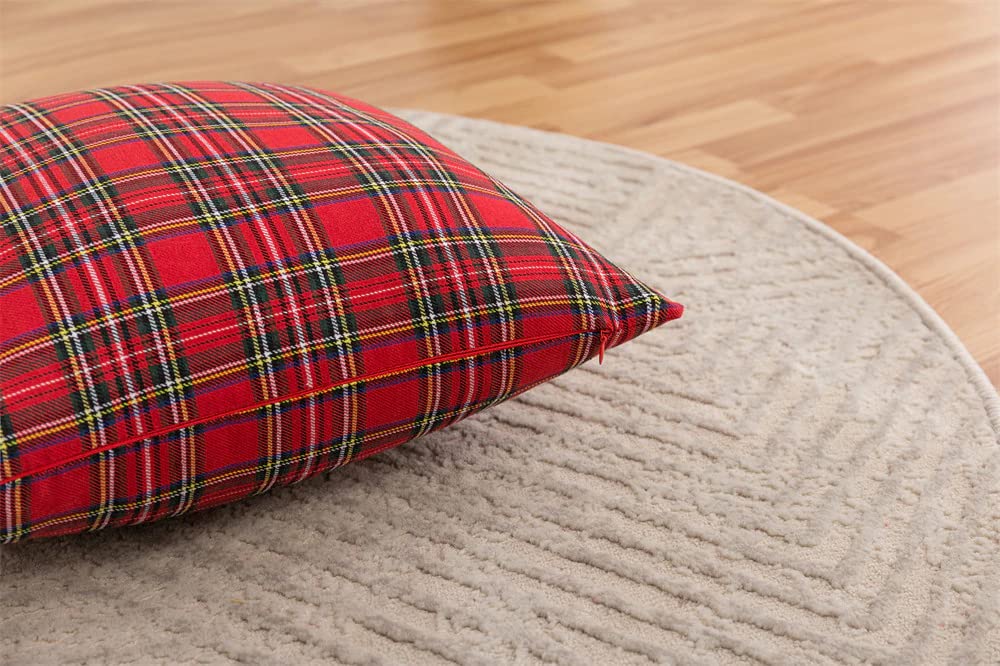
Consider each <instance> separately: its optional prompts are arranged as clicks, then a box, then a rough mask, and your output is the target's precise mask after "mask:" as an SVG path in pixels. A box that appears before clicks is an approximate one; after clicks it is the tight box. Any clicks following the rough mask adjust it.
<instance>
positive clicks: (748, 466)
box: [0, 113, 1000, 664]
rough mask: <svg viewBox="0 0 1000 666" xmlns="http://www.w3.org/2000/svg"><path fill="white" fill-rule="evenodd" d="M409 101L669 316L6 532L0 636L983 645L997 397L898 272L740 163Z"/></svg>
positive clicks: (71, 658)
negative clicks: (293, 469) (127, 523)
mask: <svg viewBox="0 0 1000 666" xmlns="http://www.w3.org/2000/svg"><path fill="white" fill-rule="evenodd" d="M406 115H407V116H408V117H410V118H411V119H413V120H414V121H415V122H417V123H418V124H420V125H422V126H425V127H426V128H427V129H429V130H430V131H431V133H432V134H435V135H437V136H438V137H439V138H441V139H442V140H443V141H444V142H445V143H447V144H449V145H451V146H452V147H454V148H456V149H457V150H458V152H460V153H462V154H463V155H465V156H466V157H468V158H469V159H471V160H472V161H473V162H476V163H479V164H481V165H483V166H484V167H485V168H486V170H487V171H490V172H492V173H494V174H495V175H497V176H499V177H500V178H501V179H502V180H504V181H506V182H507V183H508V184H510V185H511V186H512V187H513V188H514V189H515V190H517V191H519V192H521V193H522V194H525V195H527V196H528V198H530V199H532V200H533V201H535V202H536V203H537V204H539V205H540V206H541V207H542V208H543V209H544V210H546V211H548V212H549V213H550V214H551V215H552V216H554V217H555V218H557V219H558V220H559V221H561V222H563V223H565V224H566V225H567V226H568V227H569V228H571V229H573V230H574V231H578V232H580V234H581V235H582V236H583V237H584V238H586V239H587V240H589V241H590V242H592V243H593V244H594V245H596V246H597V248H598V249H600V250H602V251H604V252H606V253H607V254H608V255H609V256H611V257H612V258H613V259H615V260H616V261H618V262H620V263H621V264H622V265H624V266H626V267H629V268H631V269H632V270H634V271H635V272H636V273H637V274H638V275H640V276H641V277H642V278H644V279H646V280H648V281H649V282H650V283H651V284H653V285H655V286H658V287H661V288H662V289H663V290H664V291H665V292H666V293H669V294H670V295H671V296H673V297H676V298H677V299H678V300H679V301H681V302H683V303H684V304H685V305H686V306H687V314H686V315H685V317H684V319H682V320H680V321H679V322H676V323H674V324H671V325H670V326H666V327H664V328H663V329H660V330H658V331H656V332H654V333H651V334H649V335H647V336H645V337H643V338H641V339H639V340H637V341H635V342H633V343H631V344H629V345H626V346H624V347H621V348H619V349H615V350H613V351H612V352H610V353H609V354H608V358H607V359H606V360H605V363H604V365H602V366H598V365H597V364H596V363H589V364H587V365H586V366H584V367H583V368H580V369H578V370H576V371H574V372H572V373H569V374H567V375H565V376H563V377H561V378H560V379H558V380H556V381H554V382H552V383H551V384H549V385H545V386H542V387H540V388H537V389H535V390H533V391H531V392H530V393H528V394H526V395H524V396H522V397H521V398H519V399H517V400H514V401H512V402H509V403H506V404H503V405H500V406H498V407H496V408H493V409H492V410H489V411H488V412H486V413H484V414H481V415H479V416H476V417H473V418H470V419H468V420H467V421H465V422H463V423H461V424H459V425H457V426H455V427H453V428H451V429H449V430H446V431H444V432H441V433H438V434H435V435H431V436H429V437H426V438H425V439H423V440H420V441H417V442H412V443H410V444H409V445H407V446H404V447H402V448H400V449H396V450H394V451H391V452H388V453H385V454H382V455H379V456H376V457H375V458H373V459H369V460H366V461H364V462H361V463H358V464H355V465H352V466H349V467H347V468H345V469H342V470H338V471H336V472H333V473H331V474H329V475H327V476H324V477H323V478H317V479H313V480H311V481H308V482H305V483H303V484H301V485H299V486H296V487H294V488H287V489H283V490H278V491H276V492H274V493H272V494H271V495H269V496H266V497H260V498H257V499H254V500H252V501H245V502H241V503H239V504H235V505H232V506H229V507H225V508H221V509H217V510H212V511H209V512H205V513H201V514H196V515H192V516H188V517H185V518H183V519H179V520H173V521H167V522H164V523H160V524H157V525H153V526H149V527H142V528H133V529H125V530H119V531H110V532H105V533H99V534H94V535H87V536H83V537H77V538H65V539H59V540H54V541H47V542H46V541H39V542H29V543H25V544H21V545H17V546H9V547H6V548H4V549H2V550H0V662H3V663H9V664H29V663H32V664H33V663H58V664H70V663H81V662H86V663H137V664H148V663H194V662H197V663H213V664H214V663H231V662H246V663H255V664H256V663H274V664H313V663H325V664H337V663H343V664H425V663H426V664H449V663H451V664H454V663H458V664H510V663H537V662H552V663H558V664H619V663H639V664H641V663H648V662H654V663H678V664H688V663H691V664H719V663H721V664H726V663H768V664H785V663H790V664H806V663H808V664H825V663H852V664H853V663H898V664H913V663H953V664H973V663H994V664H995V663H998V662H1000V631H998V625H1000V617H998V614H1000V441H998V432H1000V401H998V397H997V394H996V391H994V389H993V388H992V387H991V386H990V385H989V383H988V382H987V381H986V378H985V376H984V375H983V373H982V372H981V370H980V369H979V368H978V367H977V366H976V365H975V363H974V362H973V361H972V360H971V358H970V357H969V354H968V353H967V352H966V351H965V349H964V348H963V347H962V346H961V345H960V343H959V342H958V341H957V340H956V338H955V336H954V335H953V334H952V333H951V332H950V331H949V330H948V329H947V328H946V326H945V325H944V324H943V323H942V322H941V320H940V319H939V318H938V317H937V315H935V314H934V313H933V312H932V311H931V310H930V309H929V308H928V307H927V306H926V305H925V304H924V303H923V301H921V300H920V299H919V297H917V296H916V294H914V292H913V291H911V290H910V289H909V288H907V287H906V286H905V285H904V284H903V283H902V282H901V281H900V280H899V279H898V278H897V277H895V276H894V275H893V274H891V273H890V272H889V271H888V270H887V269H886V268H884V267H883V266H882V265H881V264H879V263H877V262H876V261H875V260H874V259H872V258H871V257H870V256H868V255H867V254H865V253H864V252H863V251H862V250H859V249H858V248H857V247H855V246H853V245H851V244H849V243H848V242H847V241H845V240H844V239H843V238H841V237H840V236H837V235H836V234H834V233H833V232H831V231H829V230H827V229H826V227H824V226H822V225H820V224H819V223H817V222H814V221H812V220H809V219H806V218H805V217H804V216H803V215H801V214H799V213H796V212H795V211H792V210H790V209H788V208H785V207H783V206H781V205H780V204H777V203H776V202H774V201H771V200H769V199H767V198H766V197H764V196H762V195H760V194H758V193H755V192H753V191H750V190H747V189H745V188H742V187H740V186H737V185H735V184H733V183H729V182H725V181H722V180H720V179H717V178H714V177H712V176H708V175H706V174H704V173H700V172H697V171H693V170H691V169H688V168H685V167H682V166H679V165H676V164H673V163H670V162H667V161H664V160H662V159H658V158H656V157H652V156H649V155H643V154H640V153H636V152H632V151H629V150H626V149H622V148H618V147H614V146H610V145H603V144H598V143H592V142H588V141H584V140H580V139H574V138H569V137H565V136H557V135H551V134H546V133H541V132H536V131H532V130H527V129H521V128H514V127H507V126H503V125H497V124H492V123H486V122H481V121H473V120H468V119H461V118H453V117H445V116H439V115H434V114H428V113H408V114H406Z"/></svg>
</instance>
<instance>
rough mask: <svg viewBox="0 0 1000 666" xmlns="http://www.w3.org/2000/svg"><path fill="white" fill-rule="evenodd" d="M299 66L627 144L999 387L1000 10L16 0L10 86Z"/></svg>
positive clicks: (384, 100)
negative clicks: (960, 352) (882, 282)
mask: <svg viewBox="0 0 1000 666" xmlns="http://www.w3.org/2000/svg"><path fill="white" fill-rule="evenodd" d="M219 78H221V79H250V80H280V81H285V82H290V83H300V84H304V85H315V86H319V87H324V88H329V89H333V90H339V91H341V92H344V93H346V94H348V95H354V96H357V97H362V98H364V99H367V100H370V101H372V102H373V103H376V104H385V105H393V106H400V107H406V106H410V107H423V108H429V109H432V110H436V111H443V112H449V113H462V114H466V115H473V116H479V117H484V118H491V119H494V120H498V121H501V122H508V123H517V124H524V125H529V126H533V127H540V128H543V129H553V130H559V131H564V132H567V133H570V134H576V135H580V136H586V137H588V138H593V139H599V140H605V141H613V142H617V143H621V144H623V145H627V146H630V147H633V148H638V149H640V150H647V151H651V152H655V153H657V154H660V155H663V156H665V157H669V158H672V159H676V160H679V161H681V162H685V163H688V164H691V165H693V166H697V167H699V168H702V169H706V170H708V171H712V172H715V173H719V174H721V175H724V176H727V177H730V178H734V179H736V180H739V181H741V182H744V183H746V184H749V185H751V186H753V187H757V188H758V189H761V190H763V191H765V192H767V193H768V194H771V195H772V196H774V197H775V198H777V199H779V200H782V201H785V202H786V203H788V204H790V205H792V206H795V207H797V208H800V209H801V210H803V211H805V212H806V213H808V214H810V215H813V216H814V217H817V218H820V219H823V220H824V221H826V222H827V223H828V224H830V225H831V226H833V227H834V228H835V229H837V230H839V231H840V232H841V233H844V234H846V235H847V236H848V237H849V238H851V239H852V240H854V241H855V242H857V243H859V244H860V245H861V246H862V247H865V248H867V249H869V250H870V251H872V252H874V253H875V254H876V255H877V256H879V257H880V258H881V259H882V260H883V261H886V262H887V263H888V264H889V265H890V266H891V267H892V268H894V269H895V270H896V271H898V272H899V273H900V274H901V275H902V276H903V278H904V279H906V280H907V281H909V282H910V284H912V285H913V286H914V287H915V288H916V289H917V290H918V291H919V292H920V293H921V294H922V295H923V296H924V298H926V299H927V300H928V302H930V303H931V305H932V306H934V307H935V308H936V309H937V310H938V311H939V312H940V313H941V314H942V315H943V316H944V317H945V319H946V321H948V322H949V324H951V326H952V327H953V328H954V329H955V330H956V332H957V333H958V334H959V336H960V337H961V338H962V339H963V341H964V342H965V343H966V344H967V345H968V346H969V348H970V349H971V350H972V352H973V354H974V355H975V357H976V358H977V359H978V360H979V362H980V363H981V364H982V365H983V367H984V368H985V369H986V370H987V373H988V375H989V377H990V378H991V380H992V381H993V382H994V384H997V385H1000V334H998V333H997V331H998V330H1000V191H998V188H1000V184H998V181H1000V171H998V168H1000V2H994V1H992V0H990V1H978V0H964V1H963V0H956V1H944V0H941V1H937V2H927V1H925V0H898V1H895V2H870V1H866V0H849V1H839V0H838V1H826V0H822V1H821V0H808V1H807V0H803V1H800V2H771V1H766V0H752V1H748V2H735V3H734V2H708V3H706V2H699V1H698V0H671V2H662V1H659V0H603V1H599V2H578V1H575V0H565V1H562V0H559V1H542V0H522V1H516V2H512V1H507V0H470V1H468V2H458V1H454V2H412V1H409V0H330V1H327V2H312V1H310V0H251V1H249V2H237V1H235V0H220V1H218V2H200V1H195V0H174V1H171V2H162V3H133V2H124V1H122V0H47V1H46V2H37V1H33V0H0V102H13V101H19V100H23V99H29V98H32V97H38V96H43V95H48V94H55V93H59V92H64V91H67V90H72V89H77V88H84V87H93V86H99V85H109V84H115V83H128V82H137V81H156V80H192V79H219Z"/></svg>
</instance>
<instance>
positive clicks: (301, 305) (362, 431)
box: [0, 82, 682, 543]
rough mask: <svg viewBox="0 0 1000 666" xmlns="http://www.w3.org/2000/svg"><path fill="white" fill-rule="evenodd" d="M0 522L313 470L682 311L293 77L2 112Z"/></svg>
mask: <svg viewBox="0 0 1000 666" xmlns="http://www.w3.org/2000/svg"><path fill="white" fill-rule="evenodd" d="M0 204H2V217H0V229H2V233H0V434H2V439H0V543H2V542H12V541H16V540H19V539H23V538H32V537H38V536H53V535H59V534H67V533H73V532H81V531H86V530H96V529H101V528H104V527H108V526H112V525H115V526H117V525H128V524H135V523H141V522H147V521H150V520H156V519H159V518H162V517H165V516H171V515H177V514H180V513H184V512H185V511H189V510H195V509H201V508H205V507H208V506H212V505H215V504H219V503H221V502H225V501H230V500H234V499H237V498H240V497H243V496H247V495H253V494H257V493H261V492H265V491H267V490H268V489H270V488H272V487H274V486H276V485H283V484H288V483H293V482H297V481H300V480H302V479H304V478H307V477H308V476H311V475H313V474H316V473H318V472H321V471H324V470H327V469H331V468H334V467H337V466H340V465H343V464H346V463H348V462H351V461H352V460H357V459H360V458H364V457H365V456H368V455H371V454H372V453H375V452H377V451H379V450H383V449H385V448H388V447H391V446H395V445H398V444H400V443H402V442H405V441H408V440H410V439H413V438H415V437H419V436H421V435H423V434H425V433H427V432H429V431H431V430H434V429H436V428H441V427H444V426H446V425H448V424H450V423H453V422H454V421H456V420H458V419H460V418H463V417H464V416H466V415H468V414H471V413H474V412H476V411H478V410H480V409H483V408H485V407H488V406H489V405H492V404H495V403H496V402H499V401H501V400H504V399H506V398H508V397H510V396H512V395H516V394H518V393H520V392H522V391H524V390H527V389H528V388H530V387H532V386H534V385H537V384H538V383H541V382H544V381H546V380H548V379H550V378H552V377H553V376H556V375H558V374H559V373H561V372H564V371H566V370H568V369H570V368H572V367H574V366H576V365H578V364H580V363H582V362H583V361H585V360H587V359H588V358H591V357H593V356H595V355H603V351H604V349H605V348H606V347H610V346H614V345H617V344H621V343H622V342H625V341H626V340H629V339H631V338H633V337H635V336H636V335H639V334H641V333H643V332H645V331H647V330H649V329H651V328H653V327H655V326H657V325H659V324H661V323H663V322H665V321H667V320H669V319H673V318H675V317H677V316H680V314H681V311H682V308H681V306H679V305H678V304H676V303H673V302H671V301H669V300H667V299H665V298H663V297H662V296H660V295H659V294H657V293H656V292H654V291H653V290H651V289H650V288H648V287H646V286H645V285H643V284H642V283H640V282H638V281H636V280H635V279H634V278H632V277H631V276H630V275H629V274H628V273H626V272H624V271H622V270H620V269H619V268H617V267H615V266H614V265H613V264H611V263H610V262H608V261H607V260H606V259H605V258H604V257H602V256H601V255H599V254H598V253H597V252H596V251H594V250H593V249H592V248H590V247H588V246H587V245H586V244H584V243H583V242H582V241H581V240H580V239H578V238H577V237H576V236H574V235H573V234H570V233H568V232H567V231H565V230H563V229H562V228H560V227H559V226H558V225H556V224H555V223H554V222H552V221H551V220H550V219H548V218H547V217H546V216H545V215H543V214H542V213H541V212H540V211H538V210H537V209H536V208H535V207H533V206H532V205H531V204H529V203H527V202H526V201H524V200H523V199H521V198H520V197H518V196H517V195H516V194H515V193H513V192H511V191H510V190H509V189H508V188H507V187H505V186H504V185H503V184H502V183H499V182H497V181H496V180H494V179H492V178H490V177H489V176H488V175H486V174H484V173H483V172H481V171H480V170H478V169H476V168H475V167H474V166H472V165H471V164H469V163H468V162H466V161H465V160H463V159H461V158H460V157H459V156H457V155H456V154H455V153H454V152H452V151H450V150H449V149H447V148H446V147H444V146H442V145H441V144H439V143H438V142H436V141H435V140H434V139H432V138H431V137H429V136H428V135H426V134H425V133H423V132H422V131H420V130H418V129H417V128H415V127H413V126H412V125H409V124H408V123H405V122H404V121H402V120H400V119H398V118H396V117H394V116H392V115H390V114H388V113H386V112H384V111H382V110H380V109H377V108H374V107H371V106H369V105H367V104H364V103H362V102H359V101H356V100H351V99H348V98H345V97H342V96H338V95H334V94H331V93H327V92H322V91H318V90H312V89H307V88H302V87H295V86H281V85H273V84H250V83H240V82H234V83H219V82H200V83H186V84H156V85H141V86H123V87H117V88H108V89H100V90H89V91H84V92H78V93H71V94H67V95H60V96H56V97H50V98H45V99H41V100H35V101H32V102H27V103H23V104H14V105H9V106H6V107H2V108H0Z"/></svg>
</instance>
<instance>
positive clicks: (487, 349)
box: [0, 328, 615, 487]
mask: <svg viewBox="0 0 1000 666" xmlns="http://www.w3.org/2000/svg"><path fill="white" fill-rule="evenodd" d="M614 332H615V331H614V330H613V329H605V328H598V329H591V330H583V331H574V332H571V333H557V334H550V335H536V336H533V337H530V338H518V339H516V340H510V341H507V342H497V343H494V344H490V345H484V346H482V347H477V348H476V349H460V350H457V351H454V352H450V353H448V354H441V355H439V356H434V357H432V358H427V359H421V360H420V361H417V362H414V363H408V364H405V365H401V366H399V367H396V368H393V369H391V370H384V371H381V372H376V373H368V374H361V375H357V376H355V377H349V378H347V379H343V380H340V381H337V382H333V383H330V384H325V385H323V386H321V387H319V388H313V389H309V390H307V391H299V392H297V393H292V394H289V395H283V396H279V397H277V398H274V399H272V400H264V401H260V402H256V403H254V404H252V405H248V406H242V407H239V408H237V409H233V410H230V411H228V412H223V413H221V414H211V415H207V416H203V417H201V418H197V419H190V420H188V421H185V422H183V423H178V424H174V425H170V426H167V427H164V428H158V429H154V430H151V431H149V432H146V433H143V434H142V435H138V436H135V437H129V438H127V439H123V440H120V441H117V442H112V443H110V444H105V445H104V446H99V447H96V448H93V449H88V450H86V451H81V452H80V453H77V454H74V455H72V456H69V457H67V458H64V459H62V460H57V461H54V462H51V463H47V464H45V465H41V466H39V467H37V468H35V469H31V470H28V471H24V472H20V473H18V474H15V475H13V476H9V477H7V478H6V479H0V487H3V486H7V485H10V484H12V483H15V482H17V481H20V480H22V479H26V478H28V477H32V476H35V475H38V474H44V473H46V472H50V471H52V470H54V469H57V468H59V467H62V466H63V465H70V464H72V463H74V462H78V461H80V460H83V459H85V458H89V457H90V456H94V455H97V454H99V453H104V452H106V451H112V450H114V449H118V448H122V447H126V446H129V445H130V444H135V443H137V442H141V441H144V440H147V439H155V438H157V437H163V436H165V435H170V434H171V433H174V432H177V431H178V430H184V429H185V428H191V427H194V426H199V425H203V424H205V423H214V422H216V421H225V420H226V419H229V418H232V417H234V416H239V415H241V414H246V413H249V412H254V411H257V410H259V409H261V408H264V407H269V406H271V405H280V404H284V403H287V402H294V401H296V400H304V399H306V398H310V397H313V396H316V395H320V394H323V393H326V392H328V391H332V390H334V389H337V388H340V387H343V386H348V385H351V384H357V383H361V382H367V381H375V380H378V379H383V378H385V377H389V376H392V375H397V374H401V373H405V372H411V371H413V370H419V369H421V368H425V367H428V366H432V365H437V364H439V363H448V362H451V361H461V360H467V359H471V358H476V357H477V356H482V355H485V354H490V353H493V352H498V351H505V350H509V349H517V348H520V347H526V346H530V345H534V344H540V343H544V342H552V341H555V340H561V339H566V338H573V337H576V336H583V335H593V334H600V336H601V342H602V346H603V342H604V341H605V340H606V339H607V336H610V335H613V334H614ZM601 352H602V353H601V357H602V360H603V355H604V354H603V349H602V350H601Z"/></svg>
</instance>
